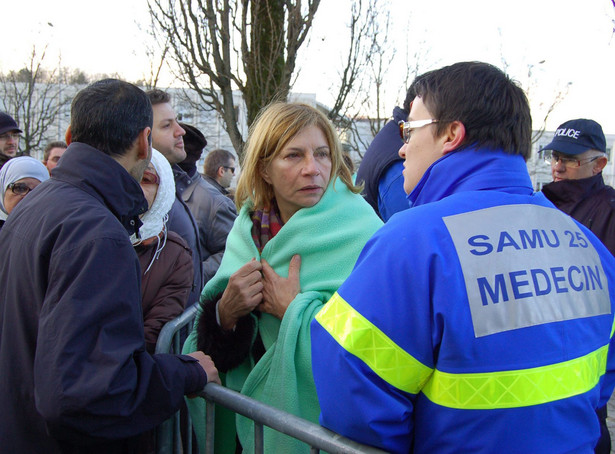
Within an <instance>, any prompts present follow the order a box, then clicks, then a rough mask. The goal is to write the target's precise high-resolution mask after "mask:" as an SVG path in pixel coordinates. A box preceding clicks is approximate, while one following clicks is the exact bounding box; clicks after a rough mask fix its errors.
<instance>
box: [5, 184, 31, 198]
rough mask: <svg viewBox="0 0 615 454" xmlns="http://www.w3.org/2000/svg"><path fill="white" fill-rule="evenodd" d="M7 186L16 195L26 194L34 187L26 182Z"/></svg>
mask: <svg viewBox="0 0 615 454" xmlns="http://www.w3.org/2000/svg"><path fill="white" fill-rule="evenodd" d="M6 188H7V189H10V190H11V191H12V192H13V194H15V195H26V194H27V193H28V192H30V191H32V190H33V189H34V188H31V187H30V186H28V185H27V184H25V183H11V184H9V185H8V186H7V187H6Z"/></svg>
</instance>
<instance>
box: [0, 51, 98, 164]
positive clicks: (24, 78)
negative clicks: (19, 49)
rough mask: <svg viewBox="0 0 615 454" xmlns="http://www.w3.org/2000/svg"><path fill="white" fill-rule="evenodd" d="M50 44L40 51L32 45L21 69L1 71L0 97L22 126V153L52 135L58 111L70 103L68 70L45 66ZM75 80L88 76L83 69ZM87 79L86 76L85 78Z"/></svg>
mask: <svg viewBox="0 0 615 454" xmlns="http://www.w3.org/2000/svg"><path fill="white" fill-rule="evenodd" d="M46 52H47V46H45V47H44V48H43V50H42V51H41V52H40V53H39V51H38V50H37V48H36V46H34V47H33V48H32V53H31V54H30V57H29V60H28V61H27V63H26V64H25V66H24V67H23V68H22V69H21V70H19V71H9V72H8V73H1V74H0V101H1V103H2V109H3V110H5V111H6V112H8V113H9V114H10V115H11V116H13V118H15V121H16V122H17V124H18V125H19V127H20V129H22V130H23V138H22V140H21V141H20V148H21V154H25V155H29V154H31V153H32V152H33V151H34V150H40V149H41V148H42V145H43V144H44V142H45V141H47V140H48V138H49V137H50V136H51V134H50V133H49V131H50V129H52V127H53V126H55V125H56V124H57V122H58V114H59V113H60V111H61V110H62V109H64V107H65V106H66V105H68V104H69V103H70V100H71V97H72V96H69V95H72V92H71V90H69V89H68V88H67V82H68V74H67V71H66V70H62V69H61V67H60V64H59V62H58V66H57V67H56V68H55V69H53V70H51V71H49V70H45V69H44V68H43V63H44V61H45V57H46ZM71 78H75V80H78V81H81V80H83V79H85V76H84V74H83V73H81V72H79V71H75V72H73V76H72V77H71ZM85 81H87V80H85Z"/></svg>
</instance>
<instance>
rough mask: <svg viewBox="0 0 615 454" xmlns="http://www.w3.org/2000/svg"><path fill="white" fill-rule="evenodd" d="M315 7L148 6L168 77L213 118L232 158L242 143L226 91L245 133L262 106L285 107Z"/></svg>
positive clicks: (166, 0) (230, 1) (203, 0)
mask: <svg viewBox="0 0 615 454" xmlns="http://www.w3.org/2000/svg"><path fill="white" fill-rule="evenodd" d="M319 3H320V0H308V1H307V4H302V2H301V1H294V2H293V1H289V0H221V1H218V2H215V3H214V2H213V1H211V0H181V1H174V0H149V3H148V5H149V9H150V14H151V17H152V25H153V29H154V33H155V35H156V36H157V37H158V39H159V41H160V42H168V43H169V46H170V51H171V52H170V57H171V59H172V60H173V63H174V72H175V74H176V76H177V77H178V79H179V80H180V81H181V82H183V83H184V84H185V85H186V86H187V87H189V88H190V89H192V90H194V92H195V93H196V94H197V95H198V98H199V99H198V102H194V101H190V103H191V104H192V107H194V108H195V109H197V110H201V111H211V110H215V111H217V112H218V113H219V114H220V116H221V117H222V118H223V120H224V125H225V126H224V127H225V129H226V131H227V133H228V135H229V137H230V139H231V142H232V144H233V147H234V148H235V151H236V152H237V155H238V156H239V158H240V159H241V158H242V156H243V143H244V139H243V136H242V134H241V131H240V127H239V124H238V123H239V122H238V120H239V119H238V109H237V106H236V105H235V103H234V98H233V90H239V92H240V93H241V94H242V96H243V100H244V102H245V103H246V111H247V124H248V125H250V124H251V122H252V121H254V119H255V118H256V115H257V114H258V112H259V111H260V109H262V108H263V107H264V106H266V105H267V104H269V103H270V102H271V101H273V100H286V98H287V96H288V93H289V91H290V83H291V82H290V81H291V79H292V75H293V72H294V70H295V64H296V58H297V52H298V50H299V48H300V47H301V45H302V44H303V42H304V41H305V38H306V36H307V34H308V32H309V29H310V27H311V25H312V21H313V18H314V15H315V14H316V10H317V9H318V5H319Z"/></svg>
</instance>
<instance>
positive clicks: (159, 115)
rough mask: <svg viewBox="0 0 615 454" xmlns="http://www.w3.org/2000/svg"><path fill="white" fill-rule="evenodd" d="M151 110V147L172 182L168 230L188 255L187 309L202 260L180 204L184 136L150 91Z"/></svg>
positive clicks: (185, 180) (165, 99)
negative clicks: (189, 287) (191, 271)
mask: <svg viewBox="0 0 615 454" xmlns="http://www.w3.org/2000/svg"><path fill="white" fill-rule="evenodd" d="M147 96H148V97H149V100H150V102H151V103H152V108H153V110H154V126H153V128H152V146H153V147H154V148H155V149H156V150H158V151H159V152H160V153H162V154H163V155H164V157H165V158H167V161H169V164H171V169H173V177H174V178H175V202H174V203H173V206H172V207H171V211H169V222H168V223H167V226H168V228H169V230H171V231H172V232H175V233H177V234H178V235H179V236H181V237H182V238H183V239H184V240H185V241H186V243H188V246H189V247H190V250H191V251H192V265H193V267H194V268H193V269H194V282H193V284H192V291H191V292H190V297H189V298H188V306H191V305H193V304H194V303H196V302H198V300H199V296H200V295H201V290H203V286H204V282H203V257H201V249H200V247H199V228H198V225H197V223H196V220H195V219H194V217H193V216H192V213H191V212H190V209H189V208H188V206H187V205H186V204H185V203H184V202H183V200H182V191H183V188H185V187H186V186H187V185H189V184H190V183H191V182H192V180H191V179H190V177H189V176H188V175H186V172H184V171H183V170H182V169H181V168H180V167H179V165H178V164H179V163H180V162H182V161H183V160H184V159H185V158H186V151H185V150H184V134H186V131H184V129H183V128H182V127H181V126H180V125H179V123H178V122H177V114H176V113H175V110H174V109H173V106H172V105H171V97H170V96H169V94H168V93H166V92H164V91H162V90H158V89H156V88H155V89H153V90H149V91H148V92H147Z"/></svg>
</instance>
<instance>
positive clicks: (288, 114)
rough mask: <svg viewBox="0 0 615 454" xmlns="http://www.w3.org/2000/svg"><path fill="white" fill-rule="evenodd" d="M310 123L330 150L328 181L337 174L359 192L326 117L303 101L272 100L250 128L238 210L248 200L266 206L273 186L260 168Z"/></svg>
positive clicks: (242, 170) (333, 179) (238, 189)
mask: <svg viewBox="0 0 615 454" xmlns="http://www.w3.org/2000/svg"><path fill="white" fill-rule="evenodd" d="M310 126H316V127H318V128H319V129H320V130H321V131H322V132H323V134H324V135H325V138H326V139H327V143H328V145H329V149H330V152H331V175H330V181H335V179H336V178H337V177H339V178H340V179H341V180H342V181H343V182H344V184H345V185H346V186H347V187H348V189H350V190H351V191H352V192H354V193H355V194H356V193H359V192H360V191H361V187H360V186H355V185H354V184H353V183H352V175H351V174H350V170H349V168H348V167H347V166H346V165H345V164H344V162H343V157H342V145H341V143H340V141H339V138H338V137H337V133H336V132H335V129H334V128H333V125H332V124H331V122H330V121H329V119H328V118H327V117H326V116H325V115H324V114H323V113H322V112H320V111H319V110H317V109H315V108H314V107H312V106H309V105H307V104H302V103H286V102H274V103H272V104H270V105H268V106H267V107H265V108H264V109H263V110H261V111H260V113H259V114H258V117H257V118H256V120H255V121H254V123H253V124H252V126H251V127H250V131H249V134H248V140H247V142H246V144H245V148H244V149H245V153H244V156H243V162H242V164H241V175H240V176H239V181H238V182H237V190H236V192H235V204H236V205H237V209H238V210H240V209H241V207H242V205H243V204H244V203H245V202H246V201H247V200H248V199H250V200H252V202H253V203H254V208H255V209H262V208H265V207H268V206H269V204H270V202H271V200H272V199H273V197H274V192H273V187H272V186H271V185H270V184H269V183H267V182H266V181H265V180H264V179H263V177H262V176H261V170H262V169H264V168H266V167H267V166H268V165H269V163H270V162H271V161H272V160H273V159H274V158H275V157H276V156H277V155H278V154H279V153H280V152H281V151H282V150H283V149H284V147H285V146H286V144H287V143H288V142H289V141H290V140H291V139H292V138H293V137H295V136H296V135H297V134H298V133H300V132H301V131H303V130H304V129H306V128H309V127H310Z"/></svg>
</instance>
